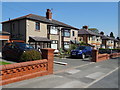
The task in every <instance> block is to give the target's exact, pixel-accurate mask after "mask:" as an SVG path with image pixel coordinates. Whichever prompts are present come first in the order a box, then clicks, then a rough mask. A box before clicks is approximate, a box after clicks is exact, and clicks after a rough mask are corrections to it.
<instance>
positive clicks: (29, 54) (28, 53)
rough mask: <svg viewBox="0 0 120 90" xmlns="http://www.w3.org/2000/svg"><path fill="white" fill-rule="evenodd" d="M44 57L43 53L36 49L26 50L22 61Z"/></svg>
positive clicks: (21, 58)
mask: <svg viewBox="0 0 120 90" xmlns="http://www.w3.org/2000/svg"><path fill="white" fill-rule="evenodd" d="M40 59H42V56H41V53H40V52H38V51H35V50H30V51H25V52H23V54H22V55H21V57H20V62H25V61H34V60H40Z"/></svg>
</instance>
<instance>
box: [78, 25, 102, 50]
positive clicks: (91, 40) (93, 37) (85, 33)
mask: <svg viewBox="0 0 120 90" xmlns="http://www.w3.org/2000/svg"><path fill="white" fill-rule="evenodd" d="M78 41H80V42H84V43H86V44H89V45H92V46H94V47H95V48H96V49H99V48H100V47H101V44H102V38H101V35H100V34H96V33H94V32H92V31H90V30H88V26H83V28H82V29H80V30H79V31H78Z"/></svg>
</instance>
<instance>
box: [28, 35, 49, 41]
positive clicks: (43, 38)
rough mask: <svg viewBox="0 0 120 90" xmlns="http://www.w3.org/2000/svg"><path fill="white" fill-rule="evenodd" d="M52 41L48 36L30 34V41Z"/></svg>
mask: <svg viewBox="0 0 120 90" xmlns="http://www.w3.org/2000/svg"><path fill="white" fill-rule="evenodd" d="M33 41H35V42H51V40H49V39H48V38H45V37H33V36H30V39H29V42H33Z"/></svg>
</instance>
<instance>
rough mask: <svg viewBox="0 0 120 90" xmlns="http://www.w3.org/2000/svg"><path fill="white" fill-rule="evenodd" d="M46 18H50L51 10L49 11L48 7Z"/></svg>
mask: <svg viewBox="0 0 120 90" xmlns="http://www.w3.org/2000/svg"><path fill="white" fill-rule="evenodd" d="M46 18H47V19H49V20H52V12H51V10H50V9H47V12H46Z"/></svg>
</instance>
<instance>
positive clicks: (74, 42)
mask: <svg viewBox="0 0 120 90" xmlns="http://www.w3.org/2000/svg"><path fill="white" fill-rule="evenodd" d="M70 42H72V43H73V44H80V42H78V41H77V40H76V41H75V40H70Z"/></svg>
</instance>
